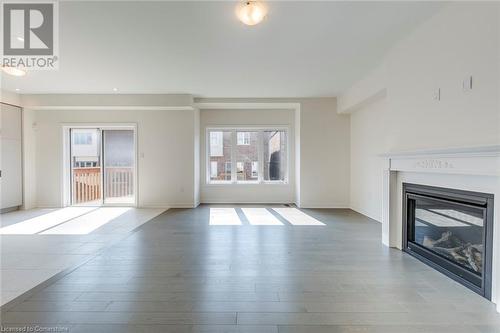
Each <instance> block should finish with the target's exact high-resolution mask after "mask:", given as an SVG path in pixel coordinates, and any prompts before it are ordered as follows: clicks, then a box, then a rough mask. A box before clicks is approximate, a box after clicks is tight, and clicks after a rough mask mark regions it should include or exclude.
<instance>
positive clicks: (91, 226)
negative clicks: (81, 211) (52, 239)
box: [40, 207, 132, 235]
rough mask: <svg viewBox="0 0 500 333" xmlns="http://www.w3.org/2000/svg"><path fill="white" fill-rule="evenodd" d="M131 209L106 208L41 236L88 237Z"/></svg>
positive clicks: (45, 232)
mask: <svg viewBox="0 0 500 333" xmlns="http://www.w3.org/2000/svg"><path fill="white" fill-rule="evenodd" d="M131 209H132V208H129V207H104V208H99V209H97V210H96V211H93V212H90V213H88V214H86V215H83V216H80V217H77V218H75V219H73V220H71V221H68V222H66V223H64V224H61V225H59V226H57V227H54V228H52V229H49V230H47V231H44V232H42V233H40V234H41V235H86V234H89V233H91V232H92V231H94V230H96V229H97V228H99V227H101V226H103V225H105V224H107V223H109V222H111V221H112V220H114V219H116V218H117V217H119V216H120V215H122V214H125V213H126V212H128V211H130V210H131Z"/></svg>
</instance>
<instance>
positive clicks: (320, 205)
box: [300, 202, 350, 209]
mask: <svg viewBox="0 0 500 333" xmlns="http://www.w3.org/2000/svg"><path fill="white" fill-rule="evenodd" d="M300 208H316V209H332V208H344V209H349V208H350V207H349V205H348V204H345V203H317V202H301V203H300Z"/></svg>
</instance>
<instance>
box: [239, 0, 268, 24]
mask: <svg viewBox="0 0 500 333" xmlns="http://www.w3.org/2000/svg"><path fill="white" fill-rule="evenodd" d="M266 14H267V7H266V6H265V5H264V3H262V2H260V1H245V2H242V3H240V4H239V5H238V6H237V7H236V15H237V16H238V19H239V20H240V21H241V22H243V23H245V24H246V25H256V24H259V23H260V22H262V20H263V19H264V17H266Z"/></svg>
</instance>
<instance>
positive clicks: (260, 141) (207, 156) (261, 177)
mask: <svg viewBox="0 0 500 333" xmlns="http://www.w3.org/2000/svg"><path fill="white" fill-rule="evenodd" d="M211 131H226V132H231V156H230V158H231V180H216V181H214V180H211V177H210V132H211ZM238 131H249V132H259V134H258V140H257V142H258V147H257V155H258V160H257V163H258V180H243V181H241V180H240V181H238V180H237V178H238V177H237V172H236V162H235V158H236V151H237V134H236V133H237V132H238ZM264 131H285V133H286V142H285V153H286V170H285V177H284V180H264V151H263V147H264V137H263V132H264ZM289 134H290V131H289V127H288V126H283V125H277V126H217V127H207V128H206V129H205V141H206V142H205V176H206V177H205V178H206V179H205V184H206V185H266V184H267V185H288V184H289V175H290V135H289Z"/></svg>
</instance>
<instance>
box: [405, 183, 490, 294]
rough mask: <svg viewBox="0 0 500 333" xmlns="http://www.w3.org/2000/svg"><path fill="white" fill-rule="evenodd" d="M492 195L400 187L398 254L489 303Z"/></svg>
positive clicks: (432, 188) (413, 185)
mask: <svg viewBox="0 0 500 333" xmlns="http://www.w3.org/2000/svg"><path fill="white" fill-rule="evenodd" d="M492 236H493V194H487V193H479V192H470V191H462V190H456V189H448V188H441V187H432V186H424V185H417V184H409V183H403V250H404V251H405V252H407V253H409V254H411V255H412V256H414V257H416V258H417V259H419V260H421V261H423V262H424V263H426V264H428V265H429V266H431V267H433V268H435V269H437V270H438V271H440V272H442V273H444V274H445V275H447V276H449V277H451V278H452V279H454V280H455V281H457V282H460V283H461V284H463V285H464V286H466V287H468V288H470V289H471V290H473V291H475V292H477V293H478V294H480V295H482V296H483V297H485V298H487V299H491V258H492V252H491V250H492Z"/></svg>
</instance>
